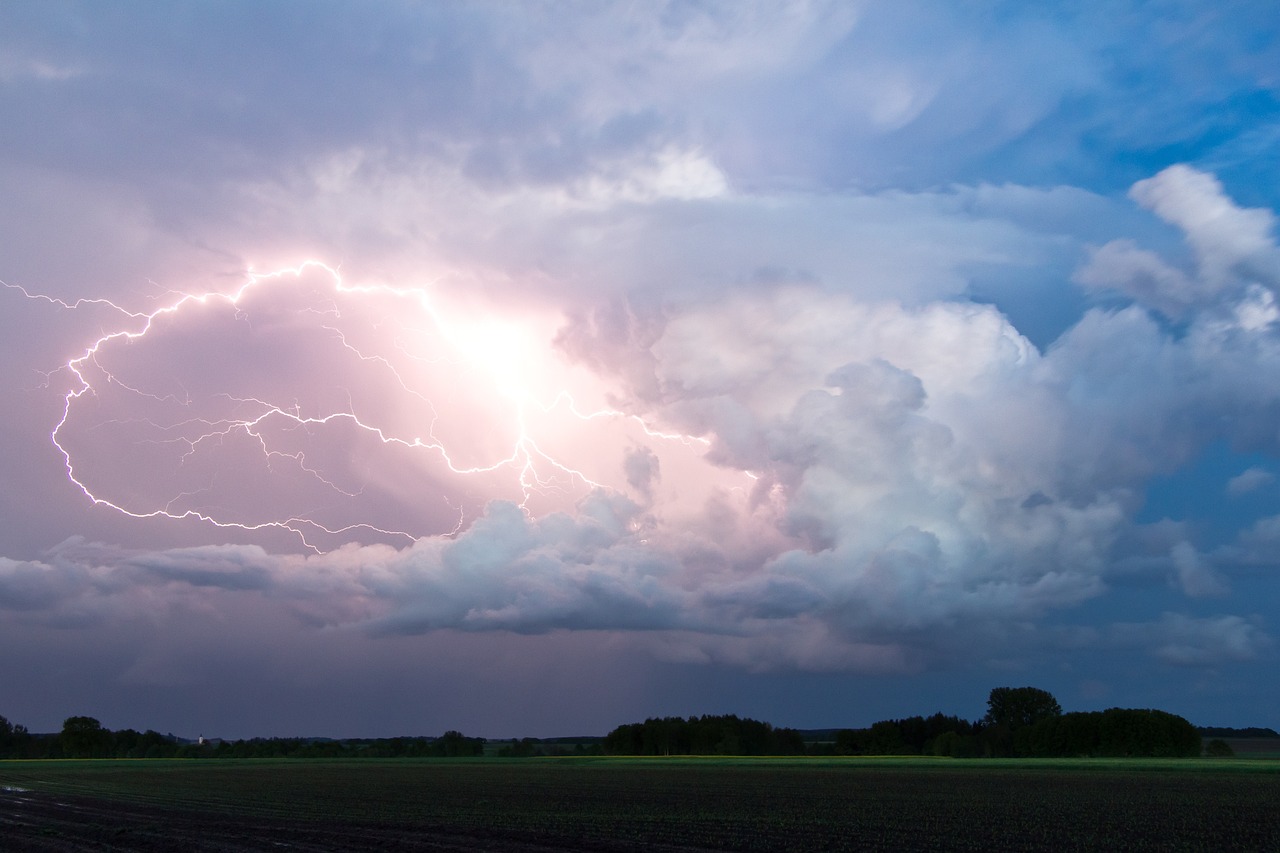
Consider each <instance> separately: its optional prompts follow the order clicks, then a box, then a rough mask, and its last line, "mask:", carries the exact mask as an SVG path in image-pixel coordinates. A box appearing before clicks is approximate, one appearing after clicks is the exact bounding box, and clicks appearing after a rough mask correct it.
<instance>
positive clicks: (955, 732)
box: [830, 687, 1201, 758]
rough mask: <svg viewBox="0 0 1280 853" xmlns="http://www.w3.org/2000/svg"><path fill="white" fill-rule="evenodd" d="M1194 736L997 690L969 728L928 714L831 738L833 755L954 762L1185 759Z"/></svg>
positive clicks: (1149, 716)
mask: <svg viewBox="0 0 1280 853" xmlns="http://www.w3.org/2000/svg"><path fill="white" fill-rule="evenodd" d="M1200 742H1201V738H1200V732H1199V731H1198V730H1197V729H1196V727H1195V726H1193V725H1192V724H1191V723H1190V722H1188V721H1187V720H1186V719H1184V718H1182V717H1179V716H1177V715H1176V714H1170V713H1168V712H1166V711H1157V710H1151V709H1145V708H1110V709H1108V710H1105V711H1075V712H1071V713H1065V714H1064V713H1063V712H1062V706H1061V705H1059V704H1058V700H1057V699H1055V698H1054V697H1053V695H1052V694H1050V693H1049V692H1047V691H1045V690H1040V689H1038V688H1035V687H997V688H996V689H994V690H992V691H991V694H990V696H989V697H988V699H987V713H986V715H985V716H983V718H982V719H981V720H978V721H975V722H968V721H966V720H962V719H960V718H959V717H948V716H944V715H942V714H934V715H933V716H932V717H927V718H926V717H908V718H906V719H902V720H882V721H881V722H878V723H875V724H874V725H872V726H871V727H870V728H867V729H845V730H842V731H839V732H837V733H836V737H835V742H834V743H833V744H831V745H830V751H831V752H832V753H833V754H836V755H938V756H952V757H956V758H981V757H1023V758H1075V757H1115V758H1122V757H1169V758H1174V757H1191V756H1196V755H1199V754H1200V749H1201V746H1200Z"/></svg>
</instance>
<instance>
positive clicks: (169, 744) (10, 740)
mask: <svg viewBox="0 0 1280 853" xmlns="http://www.w3.org/2000/svg"><path fill="white" fill-rule="evenodd" d="M484 745H485V739H484V738H480V737H467V736H466V735H464V734H462V733H461V732H457V731H448V732H445V733H444V734H443V735H441V736H440V737H397V738H358V739H352V740H328V739H323V738H251V739H248V740H220V739H215V740H209V741H206V740H204V739H203V738H201V739H200V740H199V741H196V742H194V743H193V742H191V741H186V740H183V739H181V738H178V737H175V736H174V735H171V734H167V735H165V734H160V733H159V732H156V731H151V730H148V731H145V732H138V731H135V730H133V729H121V730H119V731H112V730H110V729H107V728H104V727H103V726H102V724H101V723H100V722H98V720H96V719H94V718H93V717H84V716H77V717H68V718H67V719H66V720H65V721H64V722H63V724H62V731H61V732H58V733H57V734H33V733H32V732H29V731H28V730H27V728H26V726H23V725H15V724H13V723H10V722H9V720H7V719H5V718H4V717H0V759H3V758H30V759H35V758H344V757H352V758H355V757H359V758H459V757H466V756H476V755H483V754H484Z"/></svg>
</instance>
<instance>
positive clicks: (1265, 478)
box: [1227, 466, 1276, 498]
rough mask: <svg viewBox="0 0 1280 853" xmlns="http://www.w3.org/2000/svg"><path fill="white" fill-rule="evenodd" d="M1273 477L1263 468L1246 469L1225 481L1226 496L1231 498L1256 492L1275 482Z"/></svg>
mask: <svg viewBox="0 0 1280 853" xmlns="http://www.w3.org/2000/svg"><path fill="white" fill-rule="evenodd" d="M1275 479H1276V478H1275V475H1274V474H1272V473H1271V472H1270V471H1267V470H1266V469H1264V468H1258V467H1256V466H1255V467H1252V468H1246V469H1245V470H1244V471H1241V472H1240V473H1239V474H1237V475H1235V476H1234V477H1232V478H1231V479H1230V480H1228V481H1227V494H1228V495H1230V496H1231V497H1233V498H1237V497H1240V496H1241V495H1247V494H1249V493H1250V492H1256V491H1257V490H1258V489H1261V488H1264V487H1266V486H1269V485H1271V484H1272V483H1274V482H1275Z"/></svg>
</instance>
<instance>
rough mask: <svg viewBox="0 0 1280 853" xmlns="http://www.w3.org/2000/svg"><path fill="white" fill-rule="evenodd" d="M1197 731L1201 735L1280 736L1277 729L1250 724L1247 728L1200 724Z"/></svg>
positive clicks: (1219, 736)
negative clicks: (1261, 727)
mask: <svg viewBox="0 0 1280 853" xmlns="http://www.w3.org/2000/svg"><path fill="white" fill-rule="evenodd" d="M1196 731H1198V732H1200V737H1218V738H1228V737H1247V738H1260V737H1274V738H1280V734H1277V733H1276V730H1275V729H1260V728H1257V727H1256V726H1250V727H1249V728H1247V729H1233V728H1230V727H1227V726H1198V727H1197V728H1196Z"/></svg>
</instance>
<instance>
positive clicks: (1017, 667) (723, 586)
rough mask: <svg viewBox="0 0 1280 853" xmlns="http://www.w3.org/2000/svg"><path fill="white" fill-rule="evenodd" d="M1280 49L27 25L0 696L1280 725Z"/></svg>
mask: <svg viewBox="0 0 1280 853" xmlns="http://www.w3.org/2000/svg"><path fill="white" fill-rule="evenodd" d="M1278 33H1280V13H1278V12H1277V11H1276V9H1275V8H1274V7H1273V5H1272V4H1268V3H1264V2H1239V3H1214V4H1208V3H1199V2H1159V3H1136V2H1135V3H1124V2H1111V3H1073V4H1058V5H1057V6H1056V7H1055V6H1053V5H1049V4H1039V5H1034V6H1031V5H1027V4H1012V3H998V2H971V3H970V2H966V3H955V4H945V5H940V4H932V3H879V2H864V3H854V2H841V3H826V2H819V0H812V2H795V3H770V4H754V3H737V2H735V3H728V2H725V3H720V2H655V3H651V4H595V3H572V2H565V3H550V2H548V3H528V4H521V5H518V6H513V5H511V4H505V3H450V4H430V3H427V4H422V3H410V2H375V3H366V4H359V5H356V4H342V3H315V4H306V5H302V4H286V3H279V4H260V3H243V4H239V3H218V4H211V3H174V4H169V5H166V7H165V8H164V9H163V10H161V9H158V8H156V7H154V6H153V5H150V4H142V3H137V4H131V3H122V4H112V5H110V6H106V5H102V4H94V3H42V4H25V5H11V6H9V7H6V8H4V9H3V10H0V114H3V115H5V116H6V117H7V119H6V121H5V122H3V126H0V186H3V187H4V188H5V192H4V195H5V203H4V204H3V206H0V280H2V281H3V282H4V283H5V284H6V287H5V288H3V289H0V309H2V310H0V324H2V331H3V334H0V347H3V352H4V355H5V360H4V365H5V367H4V369H3V370H0V393H3V394H4V395H5V396H6V398H7V399H8V400H9V401H10V403H9V404H8V405H6V406H4V407H0V408H2V409H3V411H2V412H0V478H2V481H3V483H4V488H3V489H2V490H0V502H2V505H3V511H4V514H5V517H6V518H7V519H8V520H9V521H8V522H7V523H6V524H5V525H4V526H3V528H0V642H3V644H4V647H5V648H6V650H7V653H6V654H5V655H4V656H3V660H2V661H0V684H3V685H4V687H3V688H0V713H3V714H4V715H5V716H7V717H8V718H10V719H11V720H15V721H18V722H23V723H25V724H26V725H28V726H29V727H31V728H32V729H35V730H42V729H51V728H56V727H57V726H58V725H59V724H60V721H61V720H62V719H63V718H64V717H66V716H69V715H72V714H90V715H93V716H97V717H98V718H99V719H101V720H102V721H103V723H104V724H105V725H108V726H111V727H116V728H119V727H125V726H132V727H136V728H156V729H159V730H162V731H174V732H178V733H182V734H194V733H197V732H200V733H204V734H206V735H218V736H229V737H238V736H251V735H271V734H281V735H285V734H324V735H334V736H338V735H367V736H372V735H385V734H401V733H424V734H432V733H438V731H443V730H445V729H446V728H457V729H461V730H463V731H464V732H467V733H468V734H478V735H487V736H510V735H555V734H567V733H589V734H603V733H604V732H606V731H607V730H609V729H610V728H612V727H613V726H614V725H617V724H619V723H623V722H629V721H634V720H637V719H642V718H644V717H646V716H649V715H654V714H681V715H685V714H700V713H728V712H732V713H738V714H741V715H747V716H755V717H759V718H764V719H768V720H770V721H772V722H774V723H775V724H779V725H791V726H800V727H819V726H845V725H848V726H856V725H866V724H869V723H871V722H873V721H874V720H876V719H880V718H884V717H891V716H903V715H908V714H914V713H931V712H933V711H935V710H941V711H944V712H947V713H957V714H960V715H963V716H968V717H977V716H979V715H980V714H981V713H982V711H983V706H984V701H985V697H986V694H987V692H988V691H989V690H990V688H992V687H995V686H1000V685H1014V686H1016V685H1021V684H1030V685H1035V686H1039V687H1042V688H1045V689H1049V690H1051V691H1052V692H1054V693H1055V695H1057V696H1058V698H1059V700H1060V701H1061V703H1062V704H1063V706H1064V707H1065V708H1068V709H1080V710H1084V709H1093V708H1102V707H1109V706H1116V705H1119V706H1127V707H1159V708H1164V709H1166V710H1170V711H1173V712H1176V713H1180V714H1183V715H1184V716H1187V717H1188V718H1189V719H1191V720H1192V721H1193V722H1196V723H1198V724H1203V725H1270V726H1280V719H1277V718H1276V712H1275V708H1276V707H1277V699H1278V698H1280V696H1278V695H1277V690H1280V688H1277V687H1275V686H1274V678H1273V677H1272V674H1273V673H1274V671H1275V666H1276V655H1277V644H1276V636H1277V626H1276V624H1275V617H1274V614H1275V613H1276V612H1277V611H1278V610H1280V585H1278V583H1277V578H1276V571H1277V566H1278V564H1277V560H1276V558H1275V556H1274V554H1275V553H1276V547H1277V545H1280V482H1278V476H1280V459H1278V454H1280V434H1278V433H1277V427H1276V424H1277V422H1278V421H1277V415H1278V414H1280V307H1277V305H1276V294H1277V290H1278V289H1280V244H1278V243H1277V240H1278V239H1280V235H1278V234H1277V229H1276V219H1275V211H1276V210H1280V193H1278V192H1277V187H1278V186H1280V155H1278V154H1277V152H1278V151H1280V71H1277V69H1280V38H1278Z"/></svg>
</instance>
